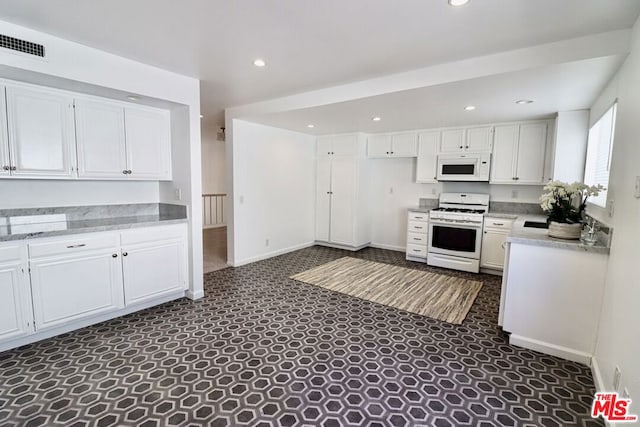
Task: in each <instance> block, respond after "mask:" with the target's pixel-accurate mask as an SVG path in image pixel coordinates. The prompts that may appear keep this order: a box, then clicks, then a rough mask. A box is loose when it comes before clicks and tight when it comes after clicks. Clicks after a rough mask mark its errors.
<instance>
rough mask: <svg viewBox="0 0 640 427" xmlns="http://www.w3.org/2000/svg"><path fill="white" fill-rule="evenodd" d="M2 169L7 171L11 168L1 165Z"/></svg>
mask: <svg viewBox="0 0 640 427" xmlns="http://www.w3.org/2000/svg"><path fill="white" fill-rule="evenodd" d="M2 169H4V170H6V171H9V170H11V166H3V167H2Z"/></svg>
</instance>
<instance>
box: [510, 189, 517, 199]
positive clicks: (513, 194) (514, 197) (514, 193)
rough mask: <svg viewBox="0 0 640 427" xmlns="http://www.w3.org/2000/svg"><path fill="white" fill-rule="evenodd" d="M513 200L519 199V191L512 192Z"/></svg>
mask: <svg viewBox="0 0 640 427" xmlns="http://www.w3.org/2000/svg"><path fill="white" fill-rule="evenodd" d="M511 198H512V199H517V198H518V190H513V191H511Z"/></svg>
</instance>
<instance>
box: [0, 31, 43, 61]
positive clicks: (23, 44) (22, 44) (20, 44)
mask: <svg viewBox="0 0 640 427" xmlns="http://www.w3.org/2000/svg"><path fill="white" fill-rule="evenodd" d="M0 47H4V48H5V49H11V50H15V51H16V52H22V53H26V54H29V55H35V56H39V57H41V58H44V46H43V45H41V44H38V43H33V42H30V41H26V40H20V39H17V38H15V37H10V36H5V35H4V34H0Z"/></svg>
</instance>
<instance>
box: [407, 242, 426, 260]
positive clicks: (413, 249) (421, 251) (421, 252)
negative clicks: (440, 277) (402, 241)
mask: <svg viewBox="0 0 640 427" xmlns="http://www.w3.org/2000/svg"><path fill="white" fill-rule="evenodd" d="M407 255H411V256H415V257H420V258H426V257H427V247H426V246H418V245H411V244H409V245H407Z"/></svg>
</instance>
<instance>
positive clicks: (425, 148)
mask: <svg viewBox="0 0 640 427" xmlns="http://www.w3.org/2000/svg"><path fill="white" fill-rule="evenodd" d="M418 144H419V145H418V160H417V161H416V182H418V183H433V182H437V175H438V154H437V153H438V147H439V145H440V132H421V133H420V134H419V135H418Z"/></svg>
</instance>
